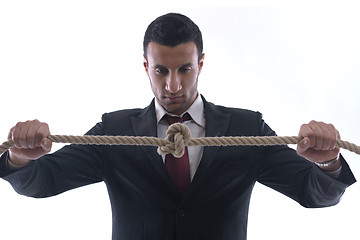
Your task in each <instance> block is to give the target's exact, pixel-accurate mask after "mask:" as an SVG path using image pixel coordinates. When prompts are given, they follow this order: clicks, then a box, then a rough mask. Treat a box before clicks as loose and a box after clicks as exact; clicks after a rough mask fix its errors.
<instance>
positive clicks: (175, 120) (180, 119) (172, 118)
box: [165, 113, 192, 125]
mask: <svg viewBox="0 0 360 240" xmlns="http://www.w3.org/2000/svg"><path fill="white" fill-rule="evenodd" d="M165 119H166V120H167V121H168V123H169V124H170V125H171V124H174V123H183V122H185V121H189V120H191V119H192V118H191V116H190V114H189V113H185V114H184V115H183V116H182V117H176V116H170V115H168V114H166V115H165Z"/></svg>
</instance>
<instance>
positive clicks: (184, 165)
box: [165, 113, 191, 195]
mask: <svg viewBox="0 0 360 240" xmlns="http://www.w3.org/2000/svg"><path fill="white" fill-rule="evenodd" d="M165 119H166V120H167V121H168V122H169V124H170V125H171V124H173V123H177V122H180V123H182V122H184V121H187V120H191V117H190V115H189V114H188V113H185V114H184V116H183V117H181V118H180V117H173V116H170V115H166V116H165ZM165 166H166V168H167V170H168V172H169V175H170V177H171V179H172V180H173V182H174V184H175V186H176V187H177V189H178V190H179V192H180V193H181V195H184V194H185V192H186V191H187V189H188V188H189V186H190V183H191V177H190V165H189V154H188V148H187V147H185V153H184V155H183V156H182V157H180V158H177V157H174V156H173V155H172V154H166V156H165Z"/></svg>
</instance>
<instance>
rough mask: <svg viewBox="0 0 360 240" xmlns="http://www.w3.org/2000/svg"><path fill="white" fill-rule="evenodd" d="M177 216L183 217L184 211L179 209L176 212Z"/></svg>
mask: <svg viewBox="0 0 360 240" xmlns="http://www.w3.org/2000/svg"><path fill="white" fill-rule="evenodd" d="M178 215H179V216H180V217H185V211H184V209H179V210H178Z"/></svg>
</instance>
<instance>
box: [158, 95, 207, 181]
mask: <svg viewBox="0 0 360 240" xmlns="http://www.w3.org/2000/svg"><path fill="white" fill-rule="evenodd" d="M155 112H156V119H157V133H158V137H159V138H166V130H167V129H168V127H169V123H168V122H167V121H166V120H165V119H163V117H164V115H166V114H169V115H172V116H175V115H174V114H170V113H168V112H167V111H166V110H165V109H164V108H163V107H162V106H161V105H160V104H159V103H158V102H157V100H156V101H155ZM185 113H189V114H190V116H191V118H192V120H189V121H185V122H183V124H185V125H186V126H187V127H188V128H189V129H190V132H191V137H192V138H198V137H205V114H204V103H203V101H202V98H201V97H200V94H198V96H197V98H196V99H195V101H194V103H193V104H192V105H191V106H190V108H189V109H188V110H187V111H186V112H184V113H183V114H182V115H181V116H178V117H182V116H183V115H184V114H185ZM203 150H204V147H202V146H189V147H188V152H189V164H190V176H191V180H192V179H193V177H194V175H195V172H196V170H197V168H198V166H199V164H200V160H201V157H202V154H203ZM161 156H162V158H163V161H164V163H165V154H163V155H161Z"/></svg>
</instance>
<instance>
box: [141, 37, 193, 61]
mask: <svg viewBox="0 0 360 240" xmlns="http://www.w3.org/2000/svg"><path fill="white" fill-rule="evenodd" d="M197 58H198V54H197V47H196V45H195V43H194V42H188V43H181V44H179V45H177V46H175V47H169V46H165V45H161V44H158V43H154V42H150V43H149V45H148V47H147V59H148V62H149V64H150V65H155V64H161V65H163V66H168V67H176V66H180V65H182V64H185V63H194V64H195V63H196V62H197Z"/></svg>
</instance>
